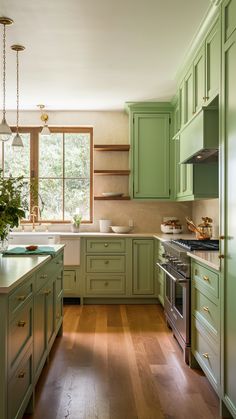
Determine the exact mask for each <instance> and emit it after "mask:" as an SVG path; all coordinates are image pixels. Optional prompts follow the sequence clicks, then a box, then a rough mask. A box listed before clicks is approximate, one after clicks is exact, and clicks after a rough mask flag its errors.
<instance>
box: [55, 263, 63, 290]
mask: <svg viewBox="0 0 236 419" xmlns="http://www.w3.org/2000/svg"><path fill="white" fill-rule="evenodd" d="M62 290H63V271H62V270H61V271H58V272H57V275H56V296H57V297H59V296H60V294H61V293H62Z"/></svg>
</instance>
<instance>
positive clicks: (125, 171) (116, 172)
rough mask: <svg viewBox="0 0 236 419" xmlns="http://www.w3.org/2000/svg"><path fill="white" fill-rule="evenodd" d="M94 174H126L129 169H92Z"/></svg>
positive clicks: (128, 172)
mask: <svg viewBox="0 0 236 419" xmlns="http://www.w3.org/2000/svg"><path fill="white" fill-rule="evenodd" d="M94 174H95V175H104V176H109V175H111V176H128V175H129V174H130V170H94Z"/></svg>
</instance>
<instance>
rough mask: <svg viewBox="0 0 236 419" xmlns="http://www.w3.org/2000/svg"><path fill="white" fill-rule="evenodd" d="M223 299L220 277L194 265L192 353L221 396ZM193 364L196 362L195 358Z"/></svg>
mask: <svg viewBox="0 0 236 419" xmlns="http://www.w3.org/2000/svg"><path fill="white" fill-rule="evenodd" d="M220 298H221V293H220V290H219V273H218V272H217V271H215V270H213V269H210V268H209V267H208V266H205V265H203V264H201V263H198V262H195V261H193V262H192V287H191V313H192V322H191V324H192V327H191V331H192V332H191V334H192V336H191V342H192V343H191V352H192V355H193V356H194V358H195V359H196V360H197V362H198V364H199V365H200V366H201V368H202V369H203V371H204V372H205V374H206V376H207V378H208V379H209V381H210V382H211V384H212V386H213V387H214V389H215V390H216V392H217V393H218V394H220ZM191 362H192V364H194V362H193V358H192V361H191Z"/></svg>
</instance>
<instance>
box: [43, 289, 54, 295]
mask: <svg viewBox="0 0 236 419" xmlns="http://www.w3.org/2000/svg"><path fill="white" fill-rule="evenodd" d="M51 292H52V290H45V291H44V294H45V295H49V294H51Z"/></svg>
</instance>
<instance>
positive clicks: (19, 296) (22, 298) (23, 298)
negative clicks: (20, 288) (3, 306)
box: [17, 295, 26, 301]
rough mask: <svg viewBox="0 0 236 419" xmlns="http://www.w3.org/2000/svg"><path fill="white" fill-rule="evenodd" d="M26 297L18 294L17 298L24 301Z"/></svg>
mask: <svg viewBox="0 0 236 419" xmlns="http://www.w3.org/2000/svg"><path fill="white" fill-rule="evenodd" d="M25 299H26V295H18V297H17V300H19V301H24V300H25Z"/></svg>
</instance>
